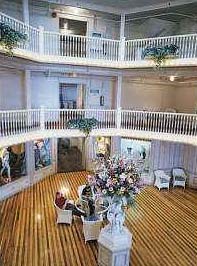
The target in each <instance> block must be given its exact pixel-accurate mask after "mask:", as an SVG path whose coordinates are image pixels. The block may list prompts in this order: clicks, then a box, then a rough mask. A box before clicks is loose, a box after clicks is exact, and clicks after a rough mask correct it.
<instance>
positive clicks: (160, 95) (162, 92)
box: [121, 80, 175, 111]
mask: <svg viewBox="0 0 197 266" xmlns="http://www.w3.org/2000/svg"><path fill="white" fill-rule="evenodd" d="M174 98H175V89H174V87H173V86H169V85H165V84H163V85H162V84H154V83H153V84H146V80H145V81H144V83H136V82H134V81H133V82H131V81H130V82H129V81H126V80H124V81H123V89H122V100H121V106H122V108H123V109H137V110H152V111H164V110H165V109H166V108H174Z"/></svg>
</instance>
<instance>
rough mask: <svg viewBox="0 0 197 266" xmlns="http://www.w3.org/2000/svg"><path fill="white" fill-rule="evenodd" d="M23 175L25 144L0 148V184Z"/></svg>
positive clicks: (24, 169) (24, 172)
mask: <svg viewBox="0 0 197 266" xmlns="http://www.w3.org/2000/svg"><path fill="white" fill-rule="evenodd" d="M25 175H26V157H25V144H18V145H13V146H10V147H6V148H2V149H0V186H2V185H5V184H7V183H10V182H12V181H15V180H16V179H18V178H19V177H21V176H25Z"/></svg>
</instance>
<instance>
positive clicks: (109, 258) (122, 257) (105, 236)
mask: <svg viewBox="0 0 197 266" xmlns="http://www.w3.org/2000/svg"><path fill="white" fill-rule="evenodd" d="M98 243H99V254H98V265H99V266H129V259H130V249H131V244H132V234H131V233H130V232H129V230H128V229H127V228H126V227H123V230H122V232H121V233H119V234H117V235H116V234H111V233H110V232H109V229H108V226H106V227H104V228H103V229H102V230H101V232H100V235H99V239H98Z"/></svg>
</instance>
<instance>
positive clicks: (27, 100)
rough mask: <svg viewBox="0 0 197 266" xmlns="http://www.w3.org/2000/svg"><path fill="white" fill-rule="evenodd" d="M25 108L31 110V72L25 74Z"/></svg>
mask: <svg viewBox="0 0 197 266" xmlns="http://www.w3.org/2000/svg"><path fill="white" fill-rule="evenodd" d="M24 89H25V107H26V109H31V71H30V70H25V72H24Z"/></svg>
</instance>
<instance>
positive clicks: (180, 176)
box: [172, 168, 187, 189]
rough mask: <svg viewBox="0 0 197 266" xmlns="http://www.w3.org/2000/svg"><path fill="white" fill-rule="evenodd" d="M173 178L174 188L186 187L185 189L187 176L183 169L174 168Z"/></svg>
mask: <svg viewBox="0 0 197 266" xmlns="http://www.w3.org/2000/svg"><path fill="white" fill-rule="evenodd" d="M172 177H173V187H175V186H181V187H184V189H185V184H186V179H187V175H186V173H185V170H184V169H183V168H173V169H172Z"/></svg>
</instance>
